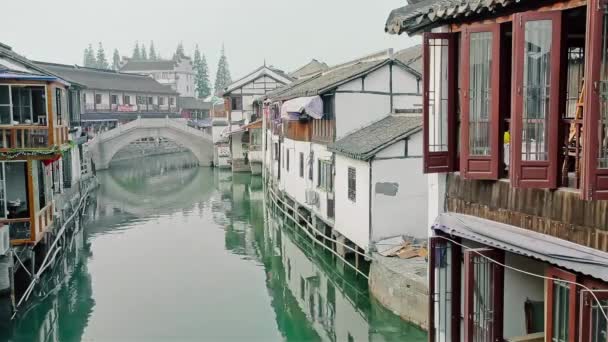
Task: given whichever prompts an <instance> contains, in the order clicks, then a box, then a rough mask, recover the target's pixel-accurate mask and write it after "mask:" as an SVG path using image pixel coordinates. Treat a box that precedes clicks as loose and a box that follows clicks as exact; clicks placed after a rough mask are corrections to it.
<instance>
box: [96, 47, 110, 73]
mask: <svg viewBox="0 0 608 342" xmlns="http://www.w3.org/2000/svg"><path fill="white" fill-rule="evenodd" d="M96 64H97V68H99V69H107V68H108V60H107V59H106V52H105V51H104V49H103V45H101V42H99V47H98V48H97V63H96Z"/></svg>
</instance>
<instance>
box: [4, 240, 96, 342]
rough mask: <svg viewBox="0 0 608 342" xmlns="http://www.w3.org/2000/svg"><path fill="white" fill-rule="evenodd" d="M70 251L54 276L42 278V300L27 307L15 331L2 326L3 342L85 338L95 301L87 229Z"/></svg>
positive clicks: (71, 245)
mask: <svg viewBox="0 0 608 342" xmlns="http://www.w3.org/2000/svg"><path fill="white" fill-rule="evenodd" d="M66 246H67V247H68V251H67V252H66V253H63V254H62V256H61V258H60V259H58V260H57V262H56V267H55V268H54V269H53V273H50V274H48V275H47V276H45V277H44V278H42V283H41V285H40V287H39V289H40V293H41V297H42V298H40V299H38V300H37V301H35V303H32V304H31V307H29V308H24V309H23V310H22V311H21V314H20V315H19V316H17V318H16V321H15V322H10V324H11V325H12V327H13V328H12V330H11V329H9V328H8V327H7V328H6V329H3V327H1V326H0V340H4V339H7V340H15V341H49V342H55V341H79V340H81V339H82V336H83V333H84V330H85V328H86V326H87V323H88V319H89V316H90V315H91V313H92V311H93V307H94V306H95V302H94V300H93V296H92V293H93V291H92V286H91V277H90V275H89V272H88V270H87V259H88V258H89V256H90V247H89V245H88V244H87V243H86V236H85V233H84V230H80V232H78V233H77V234H76V235H75V236H74V237H73V240H72V241H71V242H70V243H67V244H66Z"/></svg>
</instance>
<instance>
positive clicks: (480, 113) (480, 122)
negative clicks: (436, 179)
mask: <svg viewBox="0 0 608 342" xmlns="http://www.w3.org/2000/svg"><path fill="white" fill-rule="evenodd" d="M462 34H463V39H462V50H461V52H462V55H461V59H462V61H463V62H462V75H463V77H462V90H461V93H462V101H461V104H462V137H461V139H460V140H461V141H462V143H461V146H460V154H461V156H460V162H461V165H460V170H461V172H462V175H463V177H464V178H474V179H498V161H499V160H498V159H499V155H500V153H499V150H498V149H499V141H500V139H499V132H500V130H499V128H500V126H499V123H500V108H499V94H500V87H499V77H500V26H499V25H498V24H492V25H479V26H476V27H473V28H466V29H465V30H464V31H463V33H462Z"/></svg>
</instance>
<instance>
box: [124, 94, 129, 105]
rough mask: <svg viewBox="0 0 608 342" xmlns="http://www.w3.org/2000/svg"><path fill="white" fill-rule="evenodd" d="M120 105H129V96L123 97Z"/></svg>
mask: <svg viewBox="0 0 608 342" xmlns="http://www.w3.org/2000/svg"><path fill="white" fill-rule="evenodd" d="M122 103H123V104H126V105H130V104H131V96H129V95H124V96H123V97H122Z"/></svg>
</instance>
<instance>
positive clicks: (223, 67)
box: [215, 45, 232, 93]
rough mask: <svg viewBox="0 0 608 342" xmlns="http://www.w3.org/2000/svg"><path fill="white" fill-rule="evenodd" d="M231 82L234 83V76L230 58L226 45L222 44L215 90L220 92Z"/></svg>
mask: <svg viewBox="0 0 608 342" xmlns="http://www.w3.org/2000/svg"><path fill="white" fill-rule="evenodd" d="M230 83H232V77H231V76H230V68H229V66H228V59H227V58H226V53H225V50H224V46H223V45H222V55H221V56H220V60H219V62H218V63H217V73H216V75H215V92H216V93H220V92H221V91H222V90H223V89H224V88H226V87H227V86H228V85H229V84H230Z"/></svg>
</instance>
